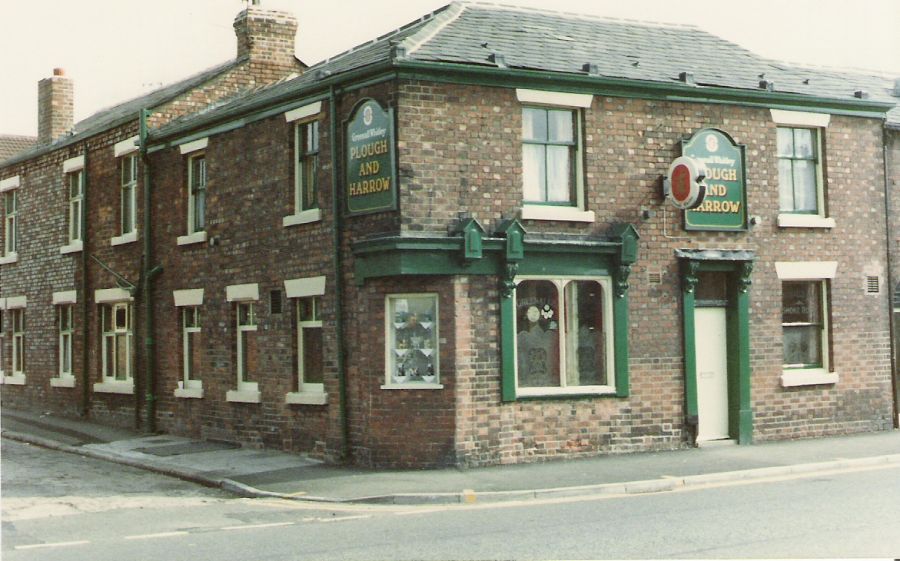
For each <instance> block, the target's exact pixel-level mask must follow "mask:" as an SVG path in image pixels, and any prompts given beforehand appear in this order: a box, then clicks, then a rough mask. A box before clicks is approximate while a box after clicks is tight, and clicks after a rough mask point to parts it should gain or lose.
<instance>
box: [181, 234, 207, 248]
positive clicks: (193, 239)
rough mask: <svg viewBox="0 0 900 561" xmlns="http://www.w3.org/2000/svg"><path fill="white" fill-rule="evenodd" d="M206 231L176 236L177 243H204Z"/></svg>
mask: <svg viewBox="0 0 900 561" xmlns="http://www.w3.org/2000/svg"><path fill="white" fill-rule="evenodd" d="M205 242H206V232H205V231H204V232H194V233H193V234H188V235H186V236H178V245H191V244H195V243H205Z"/></svg>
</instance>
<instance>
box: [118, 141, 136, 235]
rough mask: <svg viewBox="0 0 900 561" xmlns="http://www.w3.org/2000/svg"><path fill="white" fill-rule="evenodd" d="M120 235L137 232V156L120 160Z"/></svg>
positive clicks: (132, 155)
mask: <svg viewBox="0 0 900 561" xmlns="http://www.w3.org/2000/svg"><path fill="white" fill-rule="evenodd" d="M120 165H121V180H122V181H121V184H122V195H121V234H122V235H123V236H124V235H125V234H132V233H135V232H136V231H137V178H138V158H137V154H128V155H125V156H122V158H121V163H120Z"/></svg>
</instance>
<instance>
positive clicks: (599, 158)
mask: <svg viewBox="0 0 900 561" xmlns="http://www.w3.org/2000/svg"><path fill="white" fill-rule="evenodd" d="M259 9H260V8H258V7H251V8H248V10H251V11H252V10H259ZM251 15H252V14H251ZM239 19H240V16H239ZM542 30H555V31H558V32H555V33H549V34H547V33H545V32H544V31H542ZM698 35H703V39H704V40H703V41H698V40H697V39H698ZM622 37H627V40H626V41H627V42H629V44H627V45H623V48H627V52H629V53H637V56H640V57H642V58H646V59H652V57H654V56H655V55H653V54H652V53H657V52H660V51H659V49H658V47H659V45H665V47H666V48H665V52H666V57H665V59H664V60H656V59H653V60H647V62H648V64H637V65H635V64H633V62H634V61H633V60H632V58H631V57H621V59H619V58H617V57H616V56H615V55H614V54H606V55H604V56H603V58H602V59H598V58H597V56H598V55H597V53H605V52H608V51H607V50H606V49H604V48H603V45H608V44H620V43H621V42H622V41H623V39H622ZM523 39H524V40H523ZM528 39H535V40H534V41H529V40H528ZM537 39H540V40H537ZM701 44H703V45H704V46H703V47H702V48H701V47H700V45H701ZM484 45H488V47H487V48H486V47H485V46H484ZM538 45H540V48H538ZM710 46H713V47H714V49H713V50H714V52H717V53H722V54H723V55H724V54H729V53H730V54H733V55H734V56H717V57H714V59H713V58H711V57H709V55H708V53H709V52H710V48H711V47H710ZM302 70H303V72H302V73H301V74H300V75H299V76H296V77H292V78H289V79H285V80H281V81H275V80H277V78H273V83H272V84H271V85H269V86H268V87H265V88H261V89H256V90H254V91H253V92H252V93H248V94H243V95H241V96H238V97H237V98H236V99H234V100H231V101H229V102H227V103H219V104H218V105H217V106H216V107H212V108H208V109H206V110H203V111H199V112H197V113H195V114H189V115H185V116H183V117H181V118H178V119H174V120H171V119H157V118H156V115H157V114H158V113H159V111H156V112H154V111H153V109H154V107H151V106H150V105H151V100H149V99H143V100H136V101H135V102H133V107H132V108H133V109H134V110H135V111H134V112H133V113H132V114H131V116H130V117H129V120H128V121H127V122H125V121H122V123H118V124H114V123H116V121H115V120H114V119H113V116H112V115H108V116H107V117H108V118H106V120H103V121H100V122H99V123H100V124H96V123H97V122H96V121H95V124H96V126H95V128H93V129H88V130H82V131H79V132H78V133H77V134H75V135H72V136H68V137H66V138H65V139H64V140H62V141H57V142H56V143H49V144H47V145H45V146H43V147H40V148H37V149H35V150H33V151H31V152H26V153H24V154H21V155H18V156H14V157H13V158H11V159H9V160H7V161H5V162H2V163H0V191H2V195H3V198H4V206H3V208H2V213H3V214H2V216H3V220H4V222H3V224H4V227H3V228H2V229H0V235H2V236H3V238H2V239H0V242H2V243H3V247H4V252H3V257H2V260H0V275H2V283H0V311H2V314H3V319H2V322H0V325H2V326H3V330H2V333H3V334H2V337H0V352H2V355H0V369H2V370H3V373H2V380H3V382H4V384H3V388H2V399H3V404H4V405H9V406H14V407H29V408H38V407H40V408H41V410H42V411H43V410H53V411H56V412H59V413H62V414H77V413H84V414H87V415H90V416H92V417H95V418H99V419H105V420H107V421H109V422H116V423H120V424H136V425H138V426H140V427H142V428H145V429H148V430H163V431H169V432H172V433H176V434H182V435H187V436H191V437H197V438H215V439H225V440H231V441H236V442H240V443H241V444H243V445H247V446H259V447H263V446H265V447H273V448H280V449H287V450H293V451H297V452H304V453H309V454H312V455H315V456H317V457H321V458H325V459H328V460H331V461H348V462H353V463H356V464H360V465H369V466H379V467H438V466H448V465H460V466H477V465H488V464H502V463H517V462H531V461H542V460H548V459H554V458H572V457H578V456H588V455H597V454H606V453H619V452H633V451H644V450H661V449H676V448H684V447H690V446H694V445H697V444H699V445H703V444H704V443H708V442H710V441H718V440H733V441H736V442H737V443H739V444H751V443H752V442H758V441H763V440H774V439H792V438H805V437H815V436H824V435H829V434H843V433H851V432H862V431H877V430H887V429H890V428H891V427H892V426H894V424H895V423H896V421H897V415H896V397H895V396H896V375H895V374H894V370H893V369H892V335H891V319H892V315H891V310H892V307H897V303H896V302H897V300H896V297H895V300H894V301H892V300H891V294H889V293H890V292H891V291H890V289H889V287H890V286H892V283H894V284H895V283H896V282H897V279H898V277H900V275H898V271H896V262H897V260H898V258H897V255H896V252H897V249H896V242H897V239H896V234H895V232H896V231H898V230H900V227H898V225H893V224H892V220H894V219H895V218H896V216H895V214H896V213H894V214H892V213H890V212H889V210H888V209H889V208H890V207H889V205H890V204H891V203H894V204H895V205H898V206H900V203H898V202H897V201H895V200H894V199H896V195H895V194H894V193H895V190H893V184H892V181H893V180H894V178H895V176H896V161H897V159H896V158H895V157H894V156H895V154H896V150H894V148H895V147H896V138H895V137H896V132H895V131H896V128H897V125H896V124H897V123H898V122H900V119H898V118H897V115H896V110H895V109H894V108H895V106H896V105H897V100H898V97H897V89H896V88H895V87H894V86H893V84H891V83H889V82H887V81H886V80H884V79H882V78H878V77H871V76H865V75H846V74H834V73H829V72H826V71H822V70H815V71H814V70H808V69H803V68H790V67H788V66H785V65H784V64H778V65H774V64H773V63H771V62H770V61H767V60H766V59H763V58H761V57H757V56H755V55H752V54H751V53H748V52H747V51H745V50H743V49H741V48H739V47H737V46H736V45H733V44H730V43H728V42H725V41H723V40H721V39H718V38H716V37H713V36H709V35H706V34H704V33H703V32H702V31H700V30H697V29H693V28H686V27H676V26H665V25H653V24H639V23H634V22H621V21H612V20H605V19H601V18H592V17H579V16H571V15H565V14H558V13H549V12H543V11H538V10H529V9H519V8H509V7H500V6H494V5H482V4H477V3H467V2H459V3H457V2H454V3H452V4H450V5H448V6H446V7H445V8H443V9H441V10H438V11H436V12H434V13H433V14H429V15H427V16H426V17H424V18H422V19H420V20H417V21H416V22H414V23H411V24H410V25H408V26H406V27H404V28H402V29H399V30H397V31H395V32H393V33H390V34H387V35H385V36H383V37H381V38H378V39H376V40H374V41H372V42H369V43H366V44H364V45H361V46H359V47H357V48H355V49H353V50H351V51H348V52H346V53H341V54H339V55H336V56H334V57H332V58H330V59H328V60H327V61H325V62H322V63H320V64H317V65H315V66H312V67H310V68H303V69H302ZM763 71H764V72H765V74H766V76H767V82H766V83H765V84H761V83H760V81H759V77H758V76H759V74H760V73H761V72H763ZM773 84H774V85H773ZM203 87H205V86H203V85H202V84H200V83H193V82H191V85H190V86H185V88H186V89H184V90H183V91H182V92H181V93H180V94H179V95H183V96H186V97H189V98H192V99H193V96H195V94H196V92H198V91H200V89H202V88H203ZM197 95H199V94H197ZM154 99H155V98H154ZM209 101H210V102H212V101H214V100H212V99H210V100H209ZM138 109H149V110H151V111H149V112H140V113H138V111H137V110H138ZM138 114H140V118H138V119H135V116H136V115H138ZM102 123H106V124H105V125H102ZM123 123H124V124H123ZM886 123H887V125H886ZM101 125H102V126H101ZM104 127H106V128H104ZM886 148H887V149H886ZM885 155H887V156H888V157H889V159H888V161H887V162H886V161H885ZM684 156H687V157H690V158H692V159H694V160H696V161H697V162H701V163H702V164H703V166H704V167H705V176H704V178H703V180H702V182H703V186H704V189H705V191H706V194H705V198H704V199H703V200H702V202H700V203H699V205H698V206H696V208H689V209H688V210H681V209H678V208H676V207H675V206H673V205H672V204H670V203H669V202H667V201H666V198H665V197H664V195H663V185H664V176H665V175H666V173H667V170H668V168H669V165H670V164H671V163H672V162H673V161H674V160H675V159H676V158H679V157H684ZM885 170H888V171H887V177H886V172H885ZM686 184H688V185H689V182H688V183H686ZM888 195H890V197H892V198H891V199H889V198H888ZM131 197H134V198H133V199H132V198H131ZM123 201H124V203H123ZM686 206H691V205H686ZM123 209H124V210H123ZM132 209H133V210H132ZM73 217H74V218H73ZM73 220H74V222H73ZM73 224H75V226H73ZM123 225H124V226H123ZM126 227H127V228H126ZM892 232H893V233H892ZM57 247H58V248H59V250H58V251H54V252H49V251H48V248H57ZM51 254H52V255H51ZM48 256H49V257H48ZM892 263H893V264H894V265H893V267H894V270H893V272H892ZM35 278H39V279H40V281H39V282H34V279H35ZM892 279H893V280H892ZM26 317H27V322H26V321H24V320H25V318H26ZM23 326H27V329H26V328H25V327H23ZM895 331H896V330H895ZM148 335H152V337H148ZM895 340H896V339H894V341H895Z"/></svg>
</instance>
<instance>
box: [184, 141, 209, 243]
mask: <svg viewBox="0 0 900 561" xmlns="http://www.w3.org/2000/svg"><path fill="white" fill-rule="evenodd" d="M206 169H207V168H206V154H204V153H201V154H195V155H192V156H190V157H189V158H188V215H187V233H188V234H196V233H198V232H203V231H205V230H206V181H207V172H206Z"/></svg>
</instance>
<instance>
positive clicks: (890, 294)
mask: <svg viewBox="0 0 900 561" xmlns="http://www.w3.org/2000/svg"><path fill="white" fill-rule="evenodd" d="M881 134H882V137H881V138H882V141H881V146H882V150H883V152H884V156H883V158H884V223H885V234H886V236H887V285H888V286H887V288H888V289H887V291H886V292H887V299H888V327H889V332H890V337H891V345H890V348H891V350H892V352H891V389H892V392H891V393H892V394H893V396H894V399H893V401H894V419H893V421H894V422H893V425H894V428H900V380H898V379H897V374H898V369H900V356H898V355H900V349H898V348H897V345H896V343H895V341H896V340H897V337H896V333H897V330H898V329H900V325H896V324H895V322H894V276H893V268H892V263H891V249H892V245H893V242H894V238H893V235H892V232H891V179H890V174H889V171H890V169H889V166H888V154H889V151H888V144H889V141H890V136H889V135H888V130H887V127H886V126H883V127H882V132H881Z"/></svg>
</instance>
